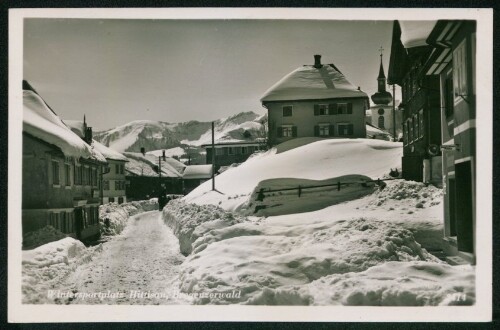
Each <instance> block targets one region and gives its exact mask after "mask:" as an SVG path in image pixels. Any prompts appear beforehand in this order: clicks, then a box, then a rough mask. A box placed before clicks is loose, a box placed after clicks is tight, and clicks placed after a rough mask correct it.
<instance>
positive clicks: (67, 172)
mask: <svg viewBox="0 0 500 330" xmlns="http://www.w3.org/2000/svg"><path fill="white" fill-rule="evenodd" d="M64 184H65V185H66V186H71V165H70V164H64Z"/></svg>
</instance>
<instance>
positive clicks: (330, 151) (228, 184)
mask: <svg viewBox="0 0 500 330" xmlns="http://www.w3.org/2000/svg"><path fill="white" fill-rule="evenodd" d="M293 147H294V148H292V149H285V151H283V152H281V153H277V152H276V151H277V149H276V148H273V149H271V150H269V151H268V152H266V153H260V154H257V155H256V156H254V157H251V158H249V159H248V160H247V161H246V162H244V163H243V164H241V165H240V166H238V167H236V168H231V169H229V170H227V171H225V172H224V173H222V174H220V175H219V176H217V177H216V179H215V182H216V183H215V184H216V189H217V190H218V191H220V192H221V193H222V194H220V193H218V192H214V191H211V189H212V185H211V182H205V183H203V184H202V185H200V186H198V187H197V188H196V189H194V190H193V191H192V192H191V193H189V195H187V196H186V197H185V198H184V200H185V201H186V202H188V203H196V204H213V205H219V206H220V207H222V208H223V209H226V210H239V209H240V208H241V207H242V206H243V205H244V204H245V203H247V202H248V200H249V197H250V194H251V193H252V191H253V190H254V189H255V187H256V186H257V185H258V183H259V182H261V181H263V180H267V179H278V178H300V179H309V180H326V179H333V178H337V177H340V176H344V175H353V174H356V175H364V176H367V177H370V178H373V179H376V178H379V177H382V176H383V175H385V174H387V173H389V171H390V169H391V168H397V167H400V164H401V156H402V144H401V143H395V142H388V141H381V140H373V139H327V140H320V141H315V142H312V141H311V139H310V138H304V139H294V140H293ZM277 148H278V149H279V148H280V146H278V147H277ZM235 182H237V183H238V184H235Z"/></svg>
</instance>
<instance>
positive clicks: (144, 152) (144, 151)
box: [141, 147, 146, 156]
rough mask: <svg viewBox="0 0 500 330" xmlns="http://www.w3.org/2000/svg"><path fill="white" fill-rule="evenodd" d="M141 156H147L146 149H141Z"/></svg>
mask: <svg viewBox="0 0 500 330" xmlns="http://www.w3.org/2000/svg"><path fill="white" fill-rule="evenodd" d="M141 154H142V155H143V156H145V155H146V149H144V147H141Z"/></svg>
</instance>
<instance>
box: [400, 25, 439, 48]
mask: <svg viewBox="0 0 500 330" xmlns="http://www.w3.org/2000/svg"><path fill="white" fill-rule="evenodd" d="M436 23H437V21H399V25H400V27H401V43H402V44H403V46H404V47H405V48H413V47H419V46H426V45H427V43H426V40H427V37H428V36H429V34H431V31H432V29H433V28H434V26H435V25H436Z"/></svg>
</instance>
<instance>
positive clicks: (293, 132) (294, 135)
mask: <svg viewBox="0 0 500 330" xmlns="http://www.w3.org/2000/svg"><path fill="white" fill-rule="evenodd" d="M292 137H297V126H292Z"/></svg>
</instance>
